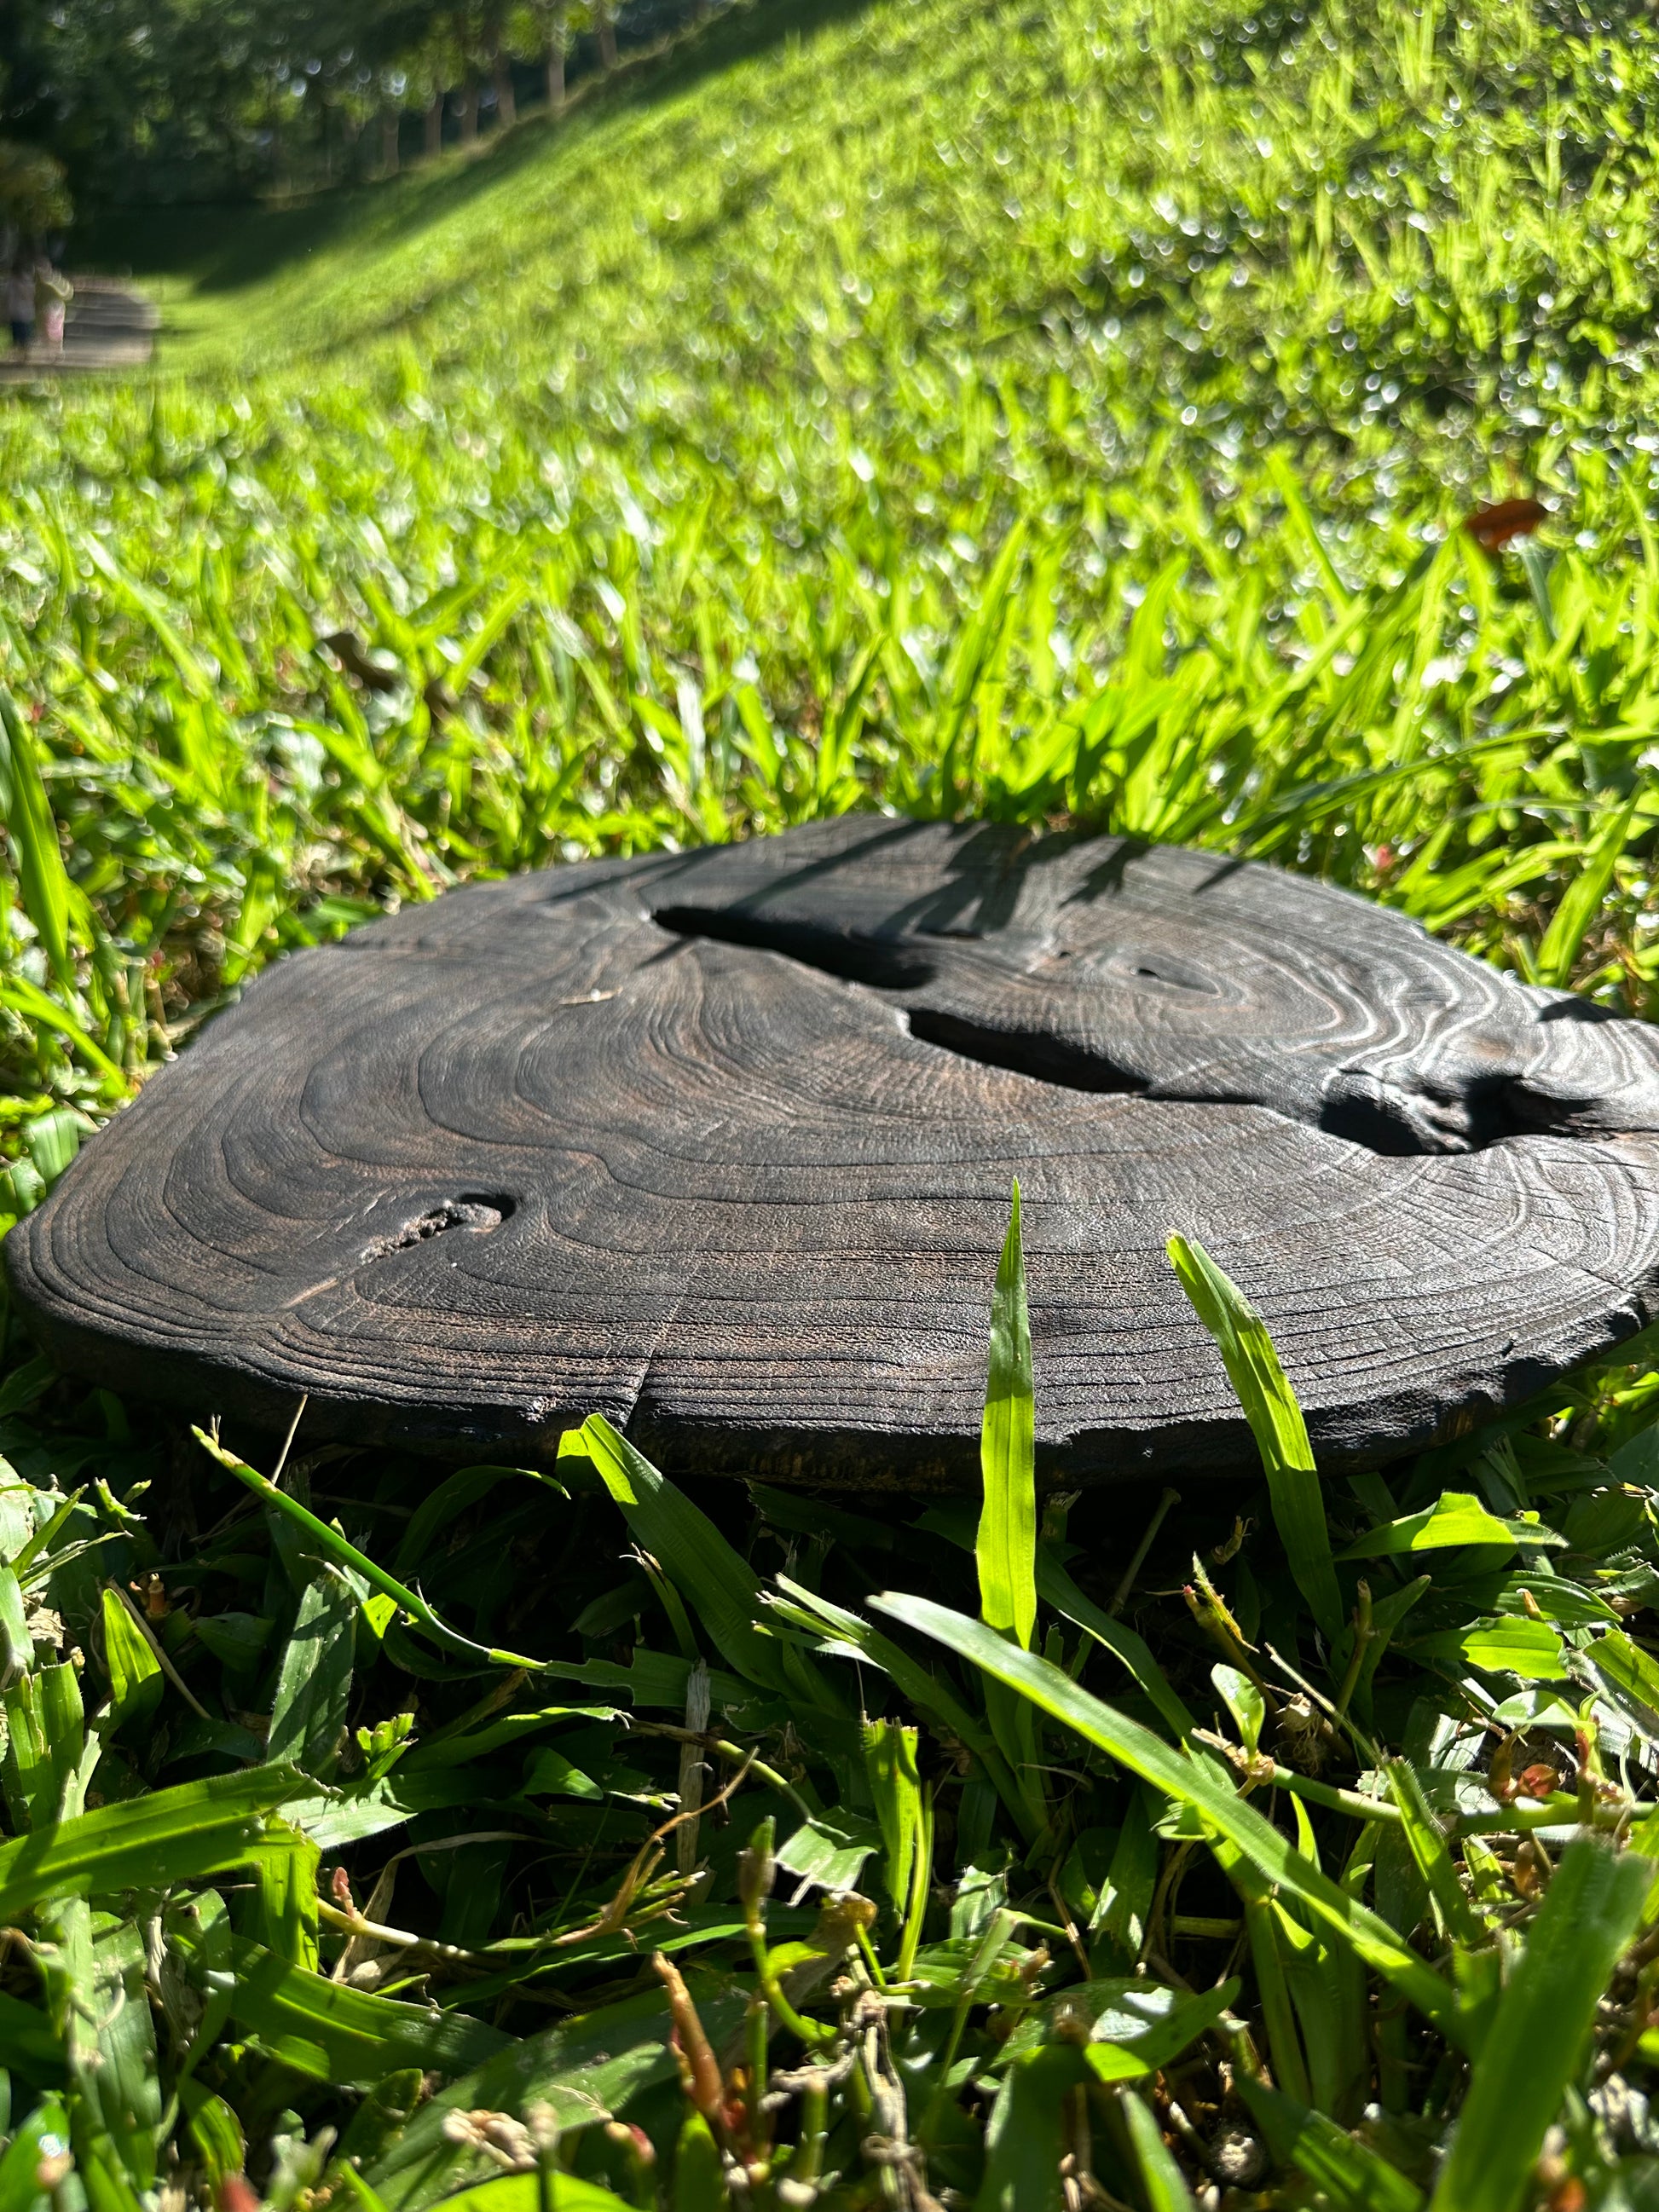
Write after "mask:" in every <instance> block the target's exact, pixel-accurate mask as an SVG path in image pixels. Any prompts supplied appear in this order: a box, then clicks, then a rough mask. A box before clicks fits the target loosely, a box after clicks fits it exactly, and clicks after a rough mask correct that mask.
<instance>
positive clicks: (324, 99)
mask: <svg viewBox="0 0 1659 2212" xmlns="http://www.w3.org/2000/svg"><path fill="white" fill-rule="evenodd" d="M674 4H675V0H670V5H671V6H673V5H674ZM678 9H679V12H680V14H681V15H682V19H683V20H684V21H695V20H696V19H697V18H698V17H699V16H701V15H702V14H703V13H704V12H705V0H678ZM659 20H660V17H659ZM577 33H588V34H590V35H591V37H592V45H593V51H594V52H595V54H596V56H597V58H598V61H599V65H600V67H601V68H602V69H604V70H612V69H614V68H615V67H616V66H617V0H74V4H72V5H67V6H66V5H64V0H4V4H3V5H0V131H3V132H4V133H5V135H6V136H7V137H8V138H9V139H11V140H13V141H15V142H16V143H18V144H19V145H20V146H22V147H32V148H33V149H38V150H39V151H40V152H42V153H44V154H46V155H49V156H51V157H52V159H54V160H55V161H58V163H59V164H60V165H61V167H62V168H63V169H64V170H66V171H67V173H68V174H69V176H70V177H71V178H72V179H74V181H75V186H76V197H77V199H78V200H80V201H81V202H82V204H92V205H93V206H94V207H97V206H100V205H102V206H108V205H112V204H122V203H128V204H131V203H134V202H137V203H143V202H146V201H156V200H206V199H214V198H221V199H222V198H227V197H228V198H239V197H245V196H246V195H249V194H251V193H255V192H258V191H269V190H270V189H272V188H273V187H274V188H275V189H276V190H278V191H302V190H307V189H310V188H312V187H313V186H315V185H319V184H325V183H340V182H349V181H358V180H362V179H367V178H368V177H370V176H374V175H386V174H389V173H392V172H393V171H395V170H396V168H397V167H398V161H399V149H400V140H401V135H402V123H403V118H404V115H405V114H410V113H420V114H422V116H423V118H424V128H423V142H424V147H425V150H426V152H427V153H428V155H432V154H435V153H437V152H438V151H439V150H440V149H441V145H442V143H443V137H444V118H445V115H446V112H448V111H449V110H450V109H451V108H452V106H453V112H455V113H456V115H457V116H458V118H459V130H460V137H461V138H462V140H463V142H465V143H472V142H474V141H476V139H477V136H478V133H479V129H480V125H481V112H482V111H483V109H484V108H485V106H486V104H487V103H486V102H485V100H484V99H483V93H484V88H485V87H488V88H489V92H490V94H491V100H490V101H489V103H488V104H489V105H493V109H494V113H495V121H496V123H497V124H498V125H510V124H512V123H513V121H514V120H515V119H516V115H517V98H516V94H515V87H514V81H513V65H514V64H515V63H518V64H529V65H532V66H533V67H535V69H536V70H537V71H538V75H539V76H540V77H541V80H542V84H543V86H544V88H545V91H546V94H547V99H548V101H549V104H550V106H551V107H552V108H553V109H555V110H557V109H558V108H560V107H562V106H563V104H564V100H565V96H566V71H567V68H568V57H569V54H570V52H571V47H572V43H573V39H574V36H575V35H576V34H577Z"/></svg>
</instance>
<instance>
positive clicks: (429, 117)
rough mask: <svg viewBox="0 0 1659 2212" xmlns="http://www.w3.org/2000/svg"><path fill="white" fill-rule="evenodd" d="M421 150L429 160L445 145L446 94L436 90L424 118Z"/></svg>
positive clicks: (428, 103)
mask: <svg viewBox="0 0 1659 2212" xmlns="http://www.w3.org/2000/svg"><path fill="white" fill-rule="evenodd" d="M443 147H444V96H443V94H442V93H441V92H435V93H434V94H433V95H432V97H431V99H430V100H428V102H427V108H426V114H425V115H424V117H423V118H422V137H421V150H422V153H423V154H424V155H426V158H427V159H428V161H430V160H431V159H432V157H433V155H435V154H441V153H442V151H443Z"/></svg>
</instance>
